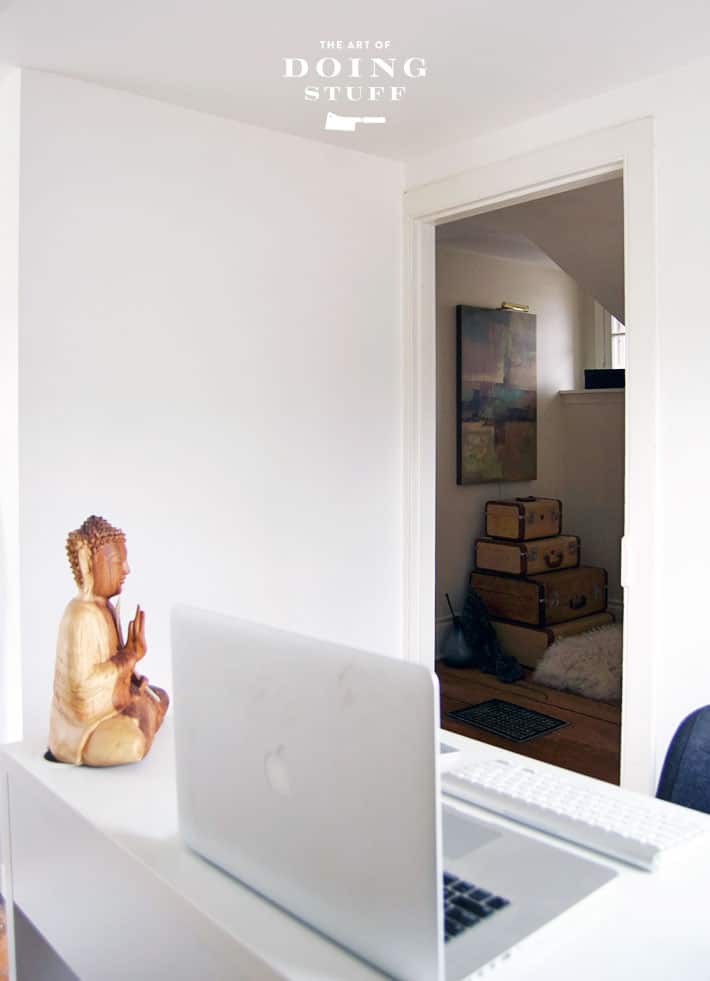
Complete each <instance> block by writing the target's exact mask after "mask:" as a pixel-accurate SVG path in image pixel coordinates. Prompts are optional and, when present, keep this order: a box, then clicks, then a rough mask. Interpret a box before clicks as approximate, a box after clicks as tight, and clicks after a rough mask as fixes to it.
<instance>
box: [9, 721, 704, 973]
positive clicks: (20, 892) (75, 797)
mask: <svg viewBox="0 0 710 981" xmlns="http://www.w3.org/2000/svg"><path fill="white" fill-rule="evenodd" d="M442 738H443V740H444V741H445V742H447V743H449V744H451V745H457V746H460V747H461V748H462V749H463V751H464V752H465V753H466V754H471V755H476V756H480V755H482V754H485V755H490V754H495V755H500V754H501V753H502V751H501V750H498V749H493V748H492V747H488V746H485V745H483V744H481V743H476V742H473V741H471V740H468V739H465V738H463V737H460V736H456V735H454V734H453V733H448V732H447V733H442ZM45 748H46V744H45V742H44V741H43V739H37V740H27V741H25V742H23V743H18V744H15V745H13V746H6V747H3V752H2V754H0V767H1V768H2V770H3V771H4V773H3V786H4V787H5V789H6V793H7V807H3V809H2V814H3V822H2V826H3V849H2V853H3V858H4V859H5V862H6V865H11V869H10V870H9V871H10V872H11V874H10V875H9V876H8V877H7V881H6V883H5V892H6V896H7V898H8V900H12V899H13V898H14V902H15V903H16V904H17V905H18V906H19V907H20V908H21V909H22V910H23V912H24V914H25V915H26V917H27V918H28V919H29V920H30V921H31V922H32V923H33V924H34V926H35V927H36V928H37V930H38V931H40V932H41V934H42V935H43V936H44V937H45V938H46V940H47V942H48V943H49V944H51V945H52V947H53V948H54V950H55V951H56V952H57V953H58V954H59V955H60V957H61V958H63V960H64V961H65V962H66V964H67V965H69V967H70V968H71V969H72V970H73V971H74V972H75V973H76V974H77V975H78V976H79V977H80V978H81V979H82V981H93V979H96V981H114V979H115V981H119V979H120V981H125V979H126V978H132V979H144V978H145V979H151V981H163V979H165V981H178V979H185V981H187V979H190V981H202V979H205V981H207V979H209V981H214V979H222V978H224V979H227V978H230V979H233V978H245V979H249V981H252V979H254V981H258V979H262V978H277V977H280V978H284V977H285V978H289V979H298V981H325V979H329V981H331V979H338V981H340V979H342V981H366V979H370V981H371V979H374V978H379V977H381V975H380V974H379V973H378V972H377V971H375V970H373V969H372V968H370V967H368V966H367V965H365V964H364V963H362V962H361V961H359V960H357V959H355V958H353V957H351V956H350V955H348V954H347V953H346V952H345V951H343V950H342V949H340V948H339V947H337V946H336V945H334V944H332V943H330V942H329V941H328V940H326V939H325V938H323V937H322V936H320V935H319V934H317V933H315V932H314V931H312V930H310V929H309V928H308V927H306V926H304V925H303V924H301V923H299V922H298V921H297V920H295V919H293V918H292V917H290V916H289V915H288V914H286V913H284V912H282V911H281V910H279V909H277V908H276V907H274V906H272V905H271V904H270V903H268V902H267V901H265V900H264V899H262V898H260V897H259V896H258V895H256V894H255V893H253V892H252V891H251V890H249V889H247V888H246V887H244V886H242V885H240V884H239V883H238V882H236V881H235V880H234V879H232V878H230V877H229V876H227V875H226V874H224V873H223V872H221V871H219V870H218V869H217V868H214V867H213V866H211V865H210V864H208V863H207V862H205V861H203V860H202V859H200V858H199V857H198V856H196V855H194V854H193V853H191V852H190V851H189V850H188V849H186V848H185V847H184V846H183V844H182V843H181V841H180V839H179V837H178V833H177V814H176V804H175V783H174V763H173V741H172V731H171V728H170V725H169V724H166V726H165V727H164V729H163V730H162V731H161V732H160V733H159V735H158V737H157V739H156V743H155V745H154V747H153V750H152V752H151V754H150V756H149V757H148V758H147V759H146V760H144V761H143V762H142V763H141V764H139V765H138V766H134V767H122V768H115V769H110V770H90V769H88V768H86V769H85V768H82V767H69V766H63V765H58V764H52V763H47V762H46V761H45V760H44V759H43V758H42V756H43V753H44V751H45ZM237 765H238V764H233V763H229V762H228V761H216V762H215V780H219V779H224V778H225V771H224V769H223V767H227V768H228V767H229V766H237ZM579 779H582V780H585V781H586V780H587V778H579ZM457 806H458V805H457ZM460 806H461V807H462V808H464V809H465V807H466V805H463V804H461V805H460ZM471 810H472V811H475V809H474V808H471ZM8 813H9V821H8V819H7V815H8ZM486 817H487V818H488V819H489V820H490V815H488V814H487V815H486ZM706 820H707V823H708V828H709V829H710V816H709V817H708V818H707V819H706ZM516 827H518V829H519V826H516ZM8 832H9V833H8ZM316 833H317V832H316ZM531 834H534V832H531ZM563 847H565V846H563ZM571 847H572V846H570V848H571ZM572 850H574V849H572ZM8 858H9V859H11V862H8ZM610 864H614V863H610ZM617 868H619V869H620V873H621V874H620V875H619V876H618V878H617V879H615V880H614V881H613V882H611V883H610V884H609V885H607V886H606V887H604V888H603V889H602V890H600V891H598V892H597V893H596V894H594V895H593V896H591V897H590V898H589V899H587V900H585V901H584V902H582V903H580V904H578V905H577V906H576V907H574V908H573V909H571V910H569V911H568V912H567V913H566V914H564V915H563V916H561V917H559V918H558V919H557V920H555V921H554V922H553V923H551V924H549V925H548V926H547V927H545V928H544V929H543V930H540V931H538V932H537V933H536V934H534V935H533V937H531V938H529V940H527V941H526V942H525V944H524V945H522V946H521V947H520V948H518V949H517V950H516V951H514V952H513V955H512V956H511V957H510V958H509V959H507V960H505V961H501V962H499V964H498V966H497V969H496V971H495V976H496V978H497V979H500V981H525V979H543V978H544V979H545V981H570V979H574V981H592V979H594V981H599V979H604V981H612V979H619V981H622V979H623V981H628V979H629V978H632V977H636V978H638V979H639V981H640V979H644V981H652V979H657V981H669V979H671V978H678V979H681V978H682V979H683V981H691V979H696V978H697V979H707V978H710V930H709V929H708V924H709V923H710V920H709V919H708V903H707V890H708V886H709V885H710V835H708V836H707V837H706V836H703V837H701V838H700V839H697V840H696V841H695V842H693V843H691V844H689V845H687V846H684V847H683V848H682V849H681V850H679V851H678V852H677V853H675V854H673V855H671V856H669V857H668V860H667V861H666V862H665V863H664V866H663V868H662V869H661V871H660V872H657V873H655V874H653V875H650V874H648V873H644V872H640V871H635V870H633V869H631V868H628V867H626V866H622V865H617ZM25 935H26V930H25ZM19 961H20V964H19V968H20V970H19V975H18V976H19V978H20V979H24V977H25V976H26V972H23V970H22V952H21V951H20V957H19ZM484 973H485V974H487V973H489V972H485V970H484ZM46 976H47V978H50V977H54V976H56V977H57V978H60V977H66V976H67V972H66V971H63V970H62V968H61V965H59V966H58V969H57V973H56V975H54V974H53V973H52V972H51V971H50V970H48V972H47V975H46ZM33 981H44V977H43V978H41V979H40V978H37V977H36V978H33Z"/></svg>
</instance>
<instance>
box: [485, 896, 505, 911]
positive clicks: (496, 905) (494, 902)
mask: <svg viewBox="0 0 710 981" xmlns="http://www.w3.org/2000/svg"><path fill="white" fill-rule="evenodd" d="M507 905H508V900H507V899H503V897H502V896H493V898H492V899H489V900H488V902H487V903H486V906H488V907H490V908H491V909H503V907H504V906H507Z"/></svg>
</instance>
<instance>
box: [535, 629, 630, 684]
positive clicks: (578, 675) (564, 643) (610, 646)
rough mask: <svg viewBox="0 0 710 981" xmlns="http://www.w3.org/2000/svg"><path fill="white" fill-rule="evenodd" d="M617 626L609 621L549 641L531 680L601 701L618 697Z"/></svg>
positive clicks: (619, 676)
mask: <svg viewBox="0 0 710 981" xmlns="http://www.w3.org/2000/svg"><path fill="white" fill-rule="evenodd" d="M621 637H622V634H621V625H620V624H618V623H610V624H609V625H608V626H605V627H596V628H595V629H594V630H587V631H585V632H584V633H583V634H574V635H573V636H572V637H562V638H561V639H560V640H556V641H555V642H554V644H551V645H550V646H549V647H548V649H547V650H546V651H545V654H544V655H543V658H542V660H541V661H540V663H539V664H538V666H537V667H536V668H535V672H534V674H533V676H532V679H531V680H532V681H537V682H539V683H540V684H541V685H548V686H549V687H550V688H560V689H562V690H563V691H573V692H576V693H577V694H578V695H585V696H586V697H587V698H596V699H599V700H600V701H604V702H613V701H618V700H619V699H620V698H621Z"/></svg>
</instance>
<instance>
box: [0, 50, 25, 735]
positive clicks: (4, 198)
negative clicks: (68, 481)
mask: <svg viewBox="0 0 710 981" xmlns="http://www.w3.org/2000/svg"><path fill="white" fill-rule="evenodd" d="M20 89H21V85H20V72H19V70H17V69H16V70H14V71H9V70H7V69H6V68H2V69H0V447H2V466H1V467H0V742H4V741H10V740H15V739H19V737H20V735H21V716H22V712H21V705H20V699H19V697H18V693H19V684H20V674H21V660H20V622H19V602H20V600H19V586H20V583H19V568H20V558H19V533H18V508H19V487H18V447H17V398H18V396H17V382H18V379H17V374H18V372H17V338H18V248H17V238H18V231H19V216H20Z"/></svg>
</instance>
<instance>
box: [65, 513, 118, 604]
mask: <svg viewBox="0 0 710 981" xmlns="http://www.w3.org/2000/svg"><path fill="white" fill-rule="evenodd" d="M66 550H67V556H68V558H69V564H70V565H71V569H72V573H73V575H74V580H75V582H76V584H77V586H78V587H79V593H80V595H82V596H84V597H85V598H88V597H94V598H103V599H110V598H111V597H112V596H116V595H117V594H118V593H120V592H121V588H122V586H123V582H124V580H125V578H126V576H127V575H128V573H129V572H130V567H129V565H128V561H127V556H126V536H125V535H124V533H123V532H122V531H121V530H120V528H114V526H113V525H111V524H109V522H108V521H106V520H105V518H101V517H98V516H97V515H95V514H92V515H91V516H90V517H88V518H87V519H86V521H85V522H84V523H83V524H82V525H81V527H80V528H77V529H76V530H75V531H71V532H69V535H68V536H67V544H66Z"/></svg>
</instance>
